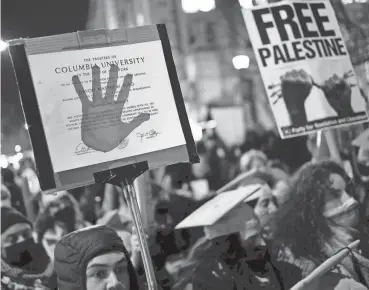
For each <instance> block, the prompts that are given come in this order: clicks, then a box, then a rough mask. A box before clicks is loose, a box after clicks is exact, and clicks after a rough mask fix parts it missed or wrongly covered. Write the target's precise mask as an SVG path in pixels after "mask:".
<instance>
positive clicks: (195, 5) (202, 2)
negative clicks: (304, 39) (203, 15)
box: [182, 0, 215, 13]
mask: <svg viewBox="0 0 369 290" xmlns="http://www.w3.org/2000/svg"><path fill="white" fill-rule="evenodd" d="M182 9H183V11H184V12H185V13H197V12H199V11H201V12H209V11H211V10H213V9H215V0H182Z"/></svg>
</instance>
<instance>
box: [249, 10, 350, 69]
mask: <svg viewBox="0 0 369 290" xmlns="http://www.w3.org/2000/svg"><path fill="white" fill-rule="evenodd" d="M325 9H326V6H325V3H293V5H290V4H285V5H280V6H275V7H270V8H268V7H267V8H262V9H256V10H253V11H252V13H253V17H254V19H255V23H256V26H257V28H258V32H259V35H260V40H261V42H262V44H263V45H264V47H261V48H258V54H259V56H260V59H261V62H262V65H263V66H267V65H268V64H271V63H270V62H271V61H273V63H274V64H280V63H285V62H291V61H296V60H304V59H312V58H316V57H331V56H342V55H347V52H346V49H345V46H344V41H343V40H342V38H341V37H338V36H337V35H336V32H335V30H330V29H327V28H326V27H325V25H327V24H328V23H329V18H328V16H326V15H324V10H325ZM268 16H272V19H270V20H266V19H265V18H266V17H268ZM314 24H315V25H314ZM312 27H315V29H312ZM270 29H273V30H274V29H276V30H277V32H278V35H279V38H280V40H281V41H282V42H283V43H282V44H276V45H273V44H272V43H271V40H270V38H269V34H268V32H269V33H270ZM288 30H289V31H291V32H292V35H289V33H288ZM274 31H275V30H274ZM290 36H292V39H290Z"/></svg>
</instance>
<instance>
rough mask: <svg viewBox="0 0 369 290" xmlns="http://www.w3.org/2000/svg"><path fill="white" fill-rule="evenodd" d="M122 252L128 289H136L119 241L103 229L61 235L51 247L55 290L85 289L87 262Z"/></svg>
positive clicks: (114, 234)
mask: <svg viewBox="0 0 369 290" xmlns="http://www.w3.org/2000/svg"><path fill="white" fill-rule="evenodd" d="M115 251H117V252H123V253H124V255H125V256H126V258H127V261H128V272H129V277H130V289H131V290H133V289H134V290H135V289H139V287H138V282H137V276H136V273H135V270H134V268H133V265H132V263H131V260H130V257H129V255H128V252H127V250H126V248H125V247H124V245H123V241H122V240H121V238H120V237H119V236H118V234H117V233H116V232H115V230H113V229H112V228H109V227H107V226H92V227H87V228H84V229H81V230H78V231H75V232H72V233H70V234H68V235H66V236H64V237H63V238H62V239H61V240H60V241H59V242H58V243H57V244H56V247H55V261H54V264H55V265H54V268H55V272H56V274H57V277H58V289H59V290H84V289H86V268H87V264H88V262H89V261H90V260H91V259H93V258H95V257H97V256H99V255H102V254H106V253H109V252H115Z"/></svg>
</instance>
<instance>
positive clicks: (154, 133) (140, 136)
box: [136, 129, 160, 142]
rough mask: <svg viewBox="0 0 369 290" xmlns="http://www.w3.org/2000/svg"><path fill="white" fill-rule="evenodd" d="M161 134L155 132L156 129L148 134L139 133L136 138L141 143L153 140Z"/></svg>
mask: <svg viewBox="0 0 369 290" xmlns="http://www.w3.org/2000/svg"><path fill="white" fill-rule="evenodd" d="M159 134H160V133H159V132H157V131H155V130H154V129H151V130H150V131H148V132H146V133H137V134H136V136H137V138H138V139H140V141H141V142H142V141H143V140H144V139H152V138H155V137H157V136H158V135H159Z"/></svg>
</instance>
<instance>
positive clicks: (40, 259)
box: [5, 238, 50, 273]
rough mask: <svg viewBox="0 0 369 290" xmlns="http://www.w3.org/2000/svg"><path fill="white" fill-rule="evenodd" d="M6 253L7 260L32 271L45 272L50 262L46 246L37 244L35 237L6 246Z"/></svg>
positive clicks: (11, 263) (13, 264)
mask: <svg viewBox="0 0 369 290" xmlns="http://www.w3.org/2000/svg"><path fill="white" fill-rule="evenodd" d="M5 253H6V259H5V261H6V262H8V263H9V264H10V265H12V266H15V267H17V268H21V269H23V270H25V271H27V272H30V273H41V272H43V271H44V270H45V269H46V267H47V265H48V264H49V262H50V259H49V256H48V255H47V253H46V250H45V249H44V247H43V246H42V245H41V244H36V243H35V241H34V239H33V238H29V239H26V240H24V241H22V242H20V243H17V244H14V245H11V246H9V247H6V248H5Z"/></svg>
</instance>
